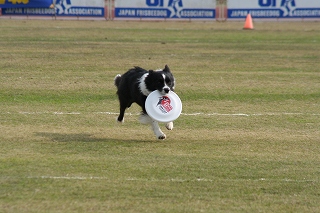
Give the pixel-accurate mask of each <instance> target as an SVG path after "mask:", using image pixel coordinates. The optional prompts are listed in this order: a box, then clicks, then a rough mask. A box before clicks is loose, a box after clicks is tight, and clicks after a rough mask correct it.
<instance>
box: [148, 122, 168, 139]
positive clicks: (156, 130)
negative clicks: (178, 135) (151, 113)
mask: <svg viewBox="0 0 320 213" xmlns="http://www.w3.org/2000/svg"><path fill="white" fill-rule="evenodd" d="M151 126H152V130H153V132H154V134H155V135H156V136H157V138H158V139H160V140H164V139H166V135H165V134H164V133H163V132H162V131H161V129H160V127H159V124H158V122H157V121H154V120H153V121H152V123H151Z"/></svg>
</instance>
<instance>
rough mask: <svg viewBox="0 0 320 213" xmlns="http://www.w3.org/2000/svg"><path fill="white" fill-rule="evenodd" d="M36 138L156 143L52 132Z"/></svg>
mask: <svg viewBox="0 0 320 213" xmlns="http://www.w3.org/2000/svg"><path fill="white" fill-rule="evenodd" d="M35 135H36V136H40V137H44V138H47V139H49V140H50V141H52V142H87V143H89V142H118V143H126V142H131V143H147V142H154V141H150V140H135V139H119V138H117V139H115V138H98V137H95V136H94V135H93V134H88V133H52V132H36V133H35Z"/></svg>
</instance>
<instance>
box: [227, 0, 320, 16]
mask: <svg viewBox="0 0 320 213" xmlns="http://www.w3.org/2000/svg"><path fill="white" fill-rule="evenodd" d="M249 13H250V14H251V16H252V17H253V18H320V0H241V1H239V0H228V18H245V17H246V16H247V14H249Z"/></svg>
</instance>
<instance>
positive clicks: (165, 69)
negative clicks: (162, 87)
mask: <svg viewBox="0 0 320 213" xmlns="http://www.w3.org/2000/svg"><path fill="white" fill-rule="evenodd" d="M163 71H164V72H171V71H170V68H169V67H168V65H166V66H164V69H163Z"/></svg>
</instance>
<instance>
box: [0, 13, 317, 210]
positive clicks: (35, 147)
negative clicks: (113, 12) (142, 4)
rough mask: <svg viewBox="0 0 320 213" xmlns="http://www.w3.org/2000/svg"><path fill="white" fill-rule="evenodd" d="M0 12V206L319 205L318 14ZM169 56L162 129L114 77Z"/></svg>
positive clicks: (159, 63)
mask: <svg viewBox="0 0 320 213" xmlns="http://www.w3.org/2000/svg"><path fill="white" fill-rule="evenodd" d="M254 26H255V30H253V31H244V30H242V27H243V23H241V22H227V23H216V22H207V23H203V22H125V21H117V22H103V21H97V22H94V21H40V20H27V21H26V20H4V19H0V212H8V213H15V212H20V213H24V212H39V213H42V212H319V211H320V182H319V177H320V154H319V153H320V144H319V142H320V64H319V62H320V24H319V22H289V23H286V22H281V23H279V22H272V23H267V22H258V23H254ZM165 64H168V65H169V66H170V68H171V70H172V71H173V73H174V75H175V77H176V80H177V86H176V92H177V94H178V95H179V96H180V98H181V99H182V103H183V114H182V115H181V116H180V117H179V118H178V119H177V120H176V122H175V128H174V130H173V131H165V128H164V126H163V127H162V129H163V130H164V132H165V133H166V134H167V139H166V140H164V141H161V140H156V139H155V136H154V135H153V133H152V131H151V130H150V129H149V127H147V126H144V125H141V124H139V123H138V113H139V112H140V109H139V107H137V106H136V105H134V106H132V107H131V108H130V109H129V110H127V113H128V114H127V115H126V116H125V123H124V124H123V125H119V124H117V123H116V121H115V120H116V117H117V113H118V100H117V97H116V94H115V87H114V85H113V79H114V76H115V75H116V74H118V73H124V72H125V71H126V70H128V69H129V68H131V67H133V66H136V65H138V66H141V67H144V68H146V69H157V68H163V67H164V65H165Z"/></svg>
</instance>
